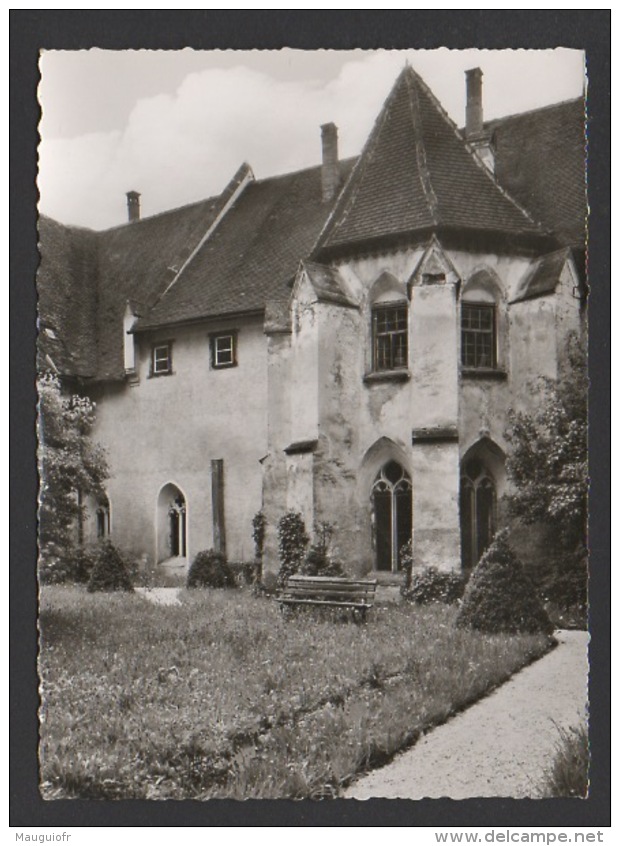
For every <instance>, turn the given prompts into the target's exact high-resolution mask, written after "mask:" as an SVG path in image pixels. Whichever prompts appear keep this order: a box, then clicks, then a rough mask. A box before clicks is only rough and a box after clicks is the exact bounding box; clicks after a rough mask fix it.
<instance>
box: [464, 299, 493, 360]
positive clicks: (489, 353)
mask: <svg viewBox="0 0 620 846" xmlns="http://www.w3.org/2000/svg"><path fill="white" fill-rule="evenodd" d="M461 361H462V363H463V367H472V368H484V367H490V368H492V367H495V366H496V365H497V356H496V337H495V306H494V305H489V304H487V303H462V304H461Z"/></svg>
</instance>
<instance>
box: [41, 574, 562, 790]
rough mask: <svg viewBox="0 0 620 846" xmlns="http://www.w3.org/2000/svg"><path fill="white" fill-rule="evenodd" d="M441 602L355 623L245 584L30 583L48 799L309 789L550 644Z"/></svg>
mask: <svg viewBox="0 0 620 846" xmlns="http://www.w3.org/2000/svg"><path fill="white" fill-rule="evenodd" d="M454 617H455V611H454V610H453V609H452V608H448V607H445V606H434V607H425V608H420V607H414V606H410V605H403V606H386V607H377V608H375V609H374V610H373V612H372V613H371V615H370V616H369V620H368V622H367V623H366V624H365V625H355V624H353V623H351V622H338V621H335V620H333V619H331V620H330V619H325V618H321V617H320V616H314V615H312V614H304V613H301V614H299V615H295V616H294V617H293V618H292V619H291V620H284V619H282V617H281V615H280V613H279V611H278V608H277V606H276V604H275V603H273V602H272V601H270V600H268V599H264V598H255V597H253V596H251V595H250V593H249V592H247V591H239V590H236V591H191V592H185V593H183V594H182V603H181V605H179V606H170V607H163V606H157V605H154V604H151V603H149V602H147V601H146V600H145V599H143V598H142V597H140V596H136V595H92V594H87V593H86V592H85V590H83V589H81V588H76V587H52V586H49V587H47V588H45V589H44V590H43V591H42V598H41V608H40V627H41V651H40V659H39V669H40V677H41V695H42V705H41V710H40V719H41V744H40V758H41V781H42V792H43V795H44V796H46V797H47V798H61V797H62V798H67V797H80V798H148V799H152V798H157V799H165V798H174V799H183V798H185V799H187V798H196V799H206V798H210V797H232V798H239V799H241V798H250V797H254V798H285V797H288V798H303V797H313V798H319V797H324V796H336V795H338V793H339V791H340V789H341V788H342V787H343V786H344V785H346V784H347V783H349V782H350V781H351V780H352V779H353V778H354V777H355V776H356V775H357V774H359V773H360V772H363V771H364V770H365V769H369V768H372V767H374V766H377V765H379V764H382V763H384V762H387V761H388V760H389V759H390V758H391V757H392V756H393V755H394V753H395V752H396V751H398V750H399V749H401V748H403V747H405V746H407V745H410V744H411V743H413V742H414V741H415V740H416V739H417V737H418V736H419V735H420V733H422V732H424V731H425V730H427V729H428V728H430V727H431V726H433V725H436V724H438V723H441V722H443V721H444V720H446V719H447V718H448V717H450V716H451V715H452V714H454V713H456V712H457V711H459V710H461V709H462V708H464V707H466V706H467V705H468V704H470V703H471V702H473V701H475V700H476V699H478V698H480V697H481V696H483V695H484V694H485V693H486V692H488V691H489V690H490V689H492V688H493V687H495V686H496V685H497V684H499V683H501V682H502V681H504V680H505V679H506V678H507V677H509V676H510V675H511V674H512V673H513V672H514V671H515V670H517V669H519V668H520V667H522V666H523V665H524V664H527V663H529V662H530V661H532V660H533V659H534V658H536V657H538V656H540V655H541V654H543V653H544V652H545V651H546V650H547V649H549V647H550V644H551V643H552V641H551V640H550V639H549V638H547V637H545V636H541V635H527V636H505V635H492V636H491V635H481V634H479V633H475V632H470V631H467V630H462V629H457V628H456V627H455V626H454Z"/></svg>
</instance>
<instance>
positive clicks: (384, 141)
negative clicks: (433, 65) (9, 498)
mask: <svg viewBox="0 0 620 846" xmlns="http://www.w3.org/2000/svg"><path fill="white" fill-rule="evenodd" d="M481 77H482V73H481V71H480V70H479V69H477V68H476V69H474V70H471V71H468V73H467V79H466V96H467V110H466V113H467V117H466V126H465V128H464V129H462V130H461V129H459V128H458V127H457V126H456V125H455V124H454V123H453V122H452V120H451V119H450V118H449V117H448V115H447V114H446V112H445V111H444V109H443V108H442V106H441V105H440V103H439V102H438V101H437V99H436V98H435V96H434V95H433V93H432V92H431V91H430V90H429V88H428V87H427V85H426V84H425V83H424V82H423V80H422V79H421V78H420V77H419V75H418V74H417V73H415V72H414V71H413V70H412V69H411V68H410V67H406V68H405V69H404V70H403V71H402V72H401V74H400V76H399V77H398V79H397V80H396V82H395V84H394V87H393V89H392V91H391V92H390V94H389V95H388V97H387V100H386V101H385V103H384V105H383V108H382V110H381V112H380V114H379V116H378V118H377V120H376V122H375V124H374V128H373V129H372V132H371V134H370V137H369V138H368V140H367V142H366V145H365V146H364V148H363V150H362V152H361V154H360V155H359V157H357V158H355V159H347V160H341V159H340V158H339V156H338V143H337V129H336V127H335V126H334V125H333V124H326V125H324V126H323V127H321V137H322V163H321V164H320V165H319V166H317V167H314V168H310V169H307V170H302V171H299V172H296V173H290V174H287V175H284V176H276V177H272V178H267V179H261V180H258V179H255V177H254V175H253V173H252V169H251V168H250V166H249V165H247V164H243V165H242V166H241V167H240V168H239V170H238V171H237V173H236V174H235V175H234V176H233V178H232V179H231V181H230V182H229V184H228V185H227V187H226V188H225V190H224V191H223V192H222V193H221V194H220V195H219V196H217V197H212V198H210V199H207V200H205V201H203V202H200V203H196V204H193V205H190V206H185V207H183V208H180V209H176V210H174V211H170V212H166V213H163V214H158V215H155V216H153V217H150V218H144V219H141V217H140V195H139V194H138V193H137V192H135V191H130V192H129V193H128V194H127V203H128V221H127V222H126V223H124V224H123V225H121V226H118V227H115V228H113V229H110V230H107V231H103V232H94V231H90V230H86V229H79V228H75V227H68V226H64V225H61V224H59V223H57V222H55V221H53V220H50V219H48V218H41V220H40V251H41V266H40V270H39V274H38V291H39V328H40V332H39V349H38V352H39V368H40V369H41V370H45V369H50V370H53V371H54V372H56V373H58V374H59V376H60V377H61V379H62V381H63V383H64V384H65V385H66V387H67V389H68V390H77V391H81V392H84V393H86V394H87V395H88V396H90V397H91V398H92V399H93V400H95V401H96V403H97V423H96V430H95V432H94V438H95V439H96V440H97V441H98V442H99V443H101V444H102V445H104V446H105V447H106V448H107V451H108V457H109V463H110V468H111V476H110V478H109V480H108V482H107V498H106V499H105V500H104V501H101V502H97V503H95V502H92V503H90V508H89V513H88V516H87V518H86V522H85V525H84V532H85V535H86V538H87V539H92V540H94V539H96V538H97V537H103V536H108V535H109V536H110V537H111V539H112V540H113V541H114V543H115V544H117V545H118V546H119V547H120V548H121V549H123V550H127V551H128V552H130V553H132V554H133V555H136V556H138V557H143V559H144V560H148V561H149V562H151V563H152V564H153V565H156V564H164V566H165V567H166V568H167V569H168V572H176V573H177V574H179V575H180V576H182V575H183V573H184V572H185V569H186V567H187V562H188V560H191V559H192V558H193V557H194V556H195V554H196V553H197V552H199V551H200V550H203V549H208V548H215V549H218V550H221V551H224V552H225V553H226V554H227V556H228V558H229V560H232V561H242V560H245V561H248V560H251V559H252V558H253V555H254V545H253V541H252V519H253V517H254V515H255V514H256V513H257V512H258V511H260V510H262V511H263V513H264V514H265V517H266V520H267V537H266V558H265V567H266V569H271V570H275V569H277V567H278V560H277V535H276V527H277V522H278V520H279V519H280V517H281V516H282V515H283V514H285V513H286V512H287V511H290V510H294V511H299V512H301V514H302V515H303V517H304V520H305V524H306V526H307V528H308V529H309V530H310V531H312V527H313V526H314V525H316V524H318V523H320V522H323V521H325V522H328V523H330V524H331V525H332V526H333V528H334V536H333V550H332V551H333V553H334V555H336V556H337V557H338V558H339V559H340V560H342V561H343V562H344V564H345V567H346V568H347V569H348V571H349V572H350V573H351V574H352V575H353V574H368V573H371V572H372V573H377V574H385V576H383V577H384V578H387V579H388V580H389V577H390V575H393V574H396V573H397V572H398V570H399V568H400V563H401V562H400V557H401V554H400V550H401V548H402V546H403V544H404V543H405V542H406V541H407V540H409V539H412V545H413V557H414V563H415V566H416V567H417V566H419V567H423V566H435V567H438V568H441V569H459V568H463V569H464V570H466V571H467V570H469V569H470V568H471V567H472V566H474V565H475V563H476V562H477V561H478V559H479V557H480V555H481V554H482V552H483V551H484V549H485V548H486V547H487V546H488V544H489V542H490V540H491V538H492V536H493V533H494V532H495V531H496V529H497V528H498V522H499V521H500V510H501V509H500V502H501V497H502V494H503V493H504V492H505V491H506V487H507V479H506V467H505V464H506V455H507V451H508V449H509V446H508V444H507V442H506V438H505V427H506V420H507V414H508V410H509V409H510V408H515V409H521V410H530V409H533V408H535V407H536V403H537V393H536V390H535V388H533V386H534V384H535V380H536V379H537V378H538V377H541V376H542V377H549V378H551V379H554V380H556V379H561V378H562V376H563V373H564V372H565V368H566V367H568V366H569V362H568V358H567V343H568V340H569V338H570V337H572V336H574V335H575V334H577V335H581V336H582V337H583V335H584V331H585V327H584V323H585V318H584V311H585V292H586V285H585V259H584V256H585V221H586V210H587V204H586V191H585V166H584V161H585V158H584V102H583V100H582V99H578V100H573V101H568V102H563V103H559V104H557V105H553V106H549V107H546V108H542V109H538V110H535V111H531V112H527V113H524V114H518V115H514V116H511V117H506V118H502V119H499V120H494V121H491V122H485V121H484V120H483V113H482V89H481Z"/></svg>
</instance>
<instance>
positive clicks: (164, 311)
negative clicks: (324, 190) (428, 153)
mask: <svg viewBox="0 0 620 846" xmlns="http://www.w3.org/2000/svg"><path fill="white" fill-rule="evenodd" d="M351 165H352V162H351V161H350V160H349V161H344V162H341V171H342V172H343V176H345V177H346V175H347V174H348V172H349V170H350V168H351ZM330 209H331V205H330V204H329V203H324V202H323V200H322V194H321V168H320V167H314V168H310V169H308V170H302V171H298V172H297V173H290V174H287V175H285V176H277V177H273V178H271V179H264V180H260V181H257V182H254V183H252V184H250V185H248V187H247V188H246V189H245V191H244V192H243V194H242V195H241V196H240V197H239V199H238V200H237V201H236V202H235V204H234V205H233V206H232V208H231V209H230V211H229V212H228V213H227V215H226V217H225V218H224V219H223V220H222V222H221V223H220V225H219V226H218V228H217V229H216V231H215V232H214V233H213V235H212V236H211V237H210V238H209V239H208V240H207V241H206V242H205V243H204V244H203V245H202V247H201V248H200V250H199V251H198V252H197V254H196V255H195V256H194V258H193V259H192V261H191V262H190V263H189V264H188V265H187V267H186V268H185V269H184V270H183V272H182V273H181V274H180V275H179V277H178V279H177V280H176V282H175V283H174V285H172V286H171V287H170V289H169V290H168V291H166V293H165V294H164V296H163V297H162V298H161V300H160V301H159V302H158V303H157V305H155V307H154V308H153V309H151V311H150V312H149V313H148V314H147V315H146V316H145V317H143V318H141V319H140V320H139V321H138V323H137V324H136V330H137V331H141V330H144V329H152V328H155V327H157V326H161V325H165V324H169V323H185V322H191V321H194V320H200V319H203V318H206V317H213V316H225V315H227V314H237V313H239V312H244V311H245V312H255V311H262V310H263V309H264V308H265V303H266V302H267V300H269V299H271V298H274V299H281V298H282V297H284V296H287V295H288V294H290V290H289V289H288V288H287V287H286V286H287V283H289V282H290V280H291V279H292V278H293V277H294V276H295V273H296V272H297V268H298V265H299V260H300V258H302V257H303V256H305V255H307V254H308V253H309V251H310V250H311V248H312V246H313V244H314V242H315V241H316V238H317V236H318V234H319V232H320V231H321V228H322V226H323V225H324V224H325V220H326V218H327V216H328V214H329V211H330Z"/></svg>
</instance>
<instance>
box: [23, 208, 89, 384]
mask: <svg viewBox="0 0 620 846" xmlns="http://www.w3.org/2000/svg"><path fill="white" fill-rule="evenodd" d="M39 251H40V255H41V263H40V265H39V269H38V272H37V291H38V295H39V302H38V312H39V339H38V344H37V353H38V355H39V363H40V365H41V366H42V367H44V368H45V367H48V366H49V364H50V361H51V362H52V363H53V365H54V366H55V367H56V368H57V369H58V371H59V372H61V373H62V374H64V375H65V376H74V377H88V376H93V375H94V374H95V372H96V367H97V348H96V344H95V343H94V333H93V328H94V326H95V321H96V315H97V287H98V277H97V233H96V232H92V231H91V230H89V229H78V228H69V227H67V226H62V224H60V223H56V221H54V220H51V219H50V218H48V217H44V216H41V217H40V218H39Z"/></svg>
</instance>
